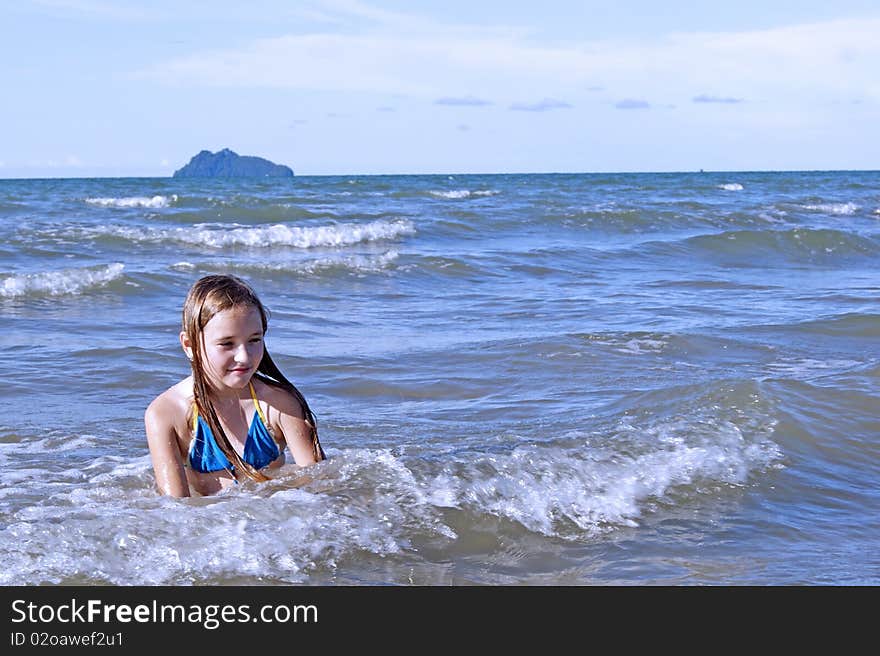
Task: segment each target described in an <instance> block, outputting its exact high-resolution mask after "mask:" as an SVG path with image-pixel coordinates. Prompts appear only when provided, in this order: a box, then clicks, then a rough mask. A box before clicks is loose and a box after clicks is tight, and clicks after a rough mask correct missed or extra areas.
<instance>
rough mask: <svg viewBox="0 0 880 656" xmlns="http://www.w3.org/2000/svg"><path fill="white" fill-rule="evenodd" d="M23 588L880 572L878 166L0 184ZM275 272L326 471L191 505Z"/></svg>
mask: <svg viewBox="0 0 880 656" xmlns="http://www.w3.org/2000/svg"><path fill="white" fill-rule="evenodd" d="M0 258H2V268H0V326H2V330H0V349H2V355H3V357H2V360H0V377H2V380H3V381H4V383H5V384H4V385H3V386H2V388H0V398H2V400H3V402H4V405H5V407H6V408H7V412H6V413H5V415H4V418H3V419H2V420H0V481H2V484H3V485H2V489H0V556H2V558H3V562H4V563H5V568H4V570H3V571H2V573H0V583H4V584H14V585H17V584H37V583H62V584H70V583H85V584H106V583H110V584H171V585H189V584H196V585H202V584H272V585H277V584H330V585H333V584H355V585H375V584H401V585H409V584H427V585H450V584H451V585H463V584H514V583H520V584H522V583H524V584H539V585H544V584H548V585H549V584H555V585H569V584H586V585H589V584H615V585H648V584H687V585H691V584H734V585H738V584H759V585H764V584H856V585H863V584H872V585H876V584H878V583H880V555H878V553H880V552H878V549H877V544H878V540H880V489H878V488H880V485H878V480H880V418H878V414H880V413H878V407H880V405H878V396H880V348H878V338H880V309H878V307H880V306H878V298H880V273H878V268H880V267H878V265H880V172H794V173H786V172H779V173H748V172H741V173H723V174H721V173H703V174H699V173H682V174H571V175H563V174H559V175H497V176H484V175H472V176H470V175H462V176H445V175H444V176H368V177H351V176H346V177H296V178H294V179H292V180H287V181H276V182H259V181H215V180H196V181H194V180H188V181H185V180H177V179H170V178H156V179H148V178H140V179H89V180H0ZM212 272H231V273H235V274H237V275H240V276H242V277H244V278H246V279H248V280H249V281H250V282H251V283H252V284H253V285H254V286H255V287H256V289H257V290H258V292H259V293H260V295H261V297H262V298H263V300H264V302H265V303H266V305H267V306H268V307H269V309H270V311H271V313H272V316H271V319H270V327H269V334H268V336H267V344H268V347H269V349H270V351H271V352H272V353H273V356H274V358H275V360H276V362H278V363H279V365H280V366H281V368H282V370H283V371H284V372H285V373H286V374H287V375H288V377H289V378H291V379H292V380H294V381H295V382H296V383H297V385H298V386H299V387H300V389H301V390H302V391H303V392H304V393H305V395H306V396H307V398H308V399H309V401H310V404H311V405H312V407H313V409H314V410H315V413H316V414H317V417H318V422H319V430H320V434H321V440H322V443H323V444H324V446H325V449H326V451H327V453H328V456H329V460H328V461H327V462H325V463H322V464H320V465H318V466H316V467H313V468H310V469H308V470H303V471H299V470H297V469H296V468H294V467H292V466H285V468H283V469H282V471H281V474H280V475H279V476H278V477H277V478H276V479H275V480H273V481H271V482H269V483H266V484H262V485H260V484H245V485H242V486H239V487H237V488H235V489H234V490H231V491H228V492H225V493H223V494H221V495H219V496H216V497H209V498H192V499H187V500H173V499H168V498H163V497H160V496H159V495H158V494H157V492H156V489H155V485H154V479H153V474H152V469H151V466H150V461H149V455H148V452H147V447H146V442H145V437H144V431H143V420H142V417H143V411H144V409H145V407H146V405H147V404H148V403H149V401H150V400H151V399H152V398H153V397H154V396H155V395H156V394H158V393H159V392H160V391H162V390H164V389H165V388H167V387H168V386H169V385H171V384H173V383H174V382H176V381H177V380H179V379H180V378H182V377H184V376H185V375H187V373H188V372H187V368H186V365H187V362H186V360H185V358H184V356H183V354H182V352H181V351H180V347H179V345H178V343H177V332H178V331H179V313H180V307H181V303H182V301H183V297H184V295H185V293H186V290H187V289H188V287H189V285H190V284H191V283H192V282H193V281H194V280H195V279H196V278H197V277H199V276H200V275H203V274H206V273H212Z"/></svg>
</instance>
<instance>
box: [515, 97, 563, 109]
mask: <svg viewBox="0 0 880 656" xmlns="http://www.w3.org/2000/svg"><path fill="white" fill-rule="evenodd" d="M570 108H571V105H569V104H568V103H567V102H564V101H562V100H555V99H553V98H544V99H543V100H539V101H538V102H535V103H513V104H512V105H511V106H510V109H512V110H515V111H521V112H546V111H549V110H551V109H570Z"/></svg>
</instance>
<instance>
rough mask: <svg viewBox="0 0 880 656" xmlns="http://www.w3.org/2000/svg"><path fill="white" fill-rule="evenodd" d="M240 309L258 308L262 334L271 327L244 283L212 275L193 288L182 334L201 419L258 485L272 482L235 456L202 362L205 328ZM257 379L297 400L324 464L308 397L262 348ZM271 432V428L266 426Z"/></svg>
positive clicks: (237, 467)
mask: <svg viewBox="0 0 880 656" xmlns="http://www.w3.org/2000/svg"><path fill="white" fill-rule="evenodd" d="M239 308H255V309H256V310H257V311H258V312H259V313H260V321H261V322H262V324H263V334H264V335H265V334H266V328H267V327H268V313H267V312H266V308H265V307H263V304H262V303H261V302H260V299H259V298H258V297H257V294H256V292H254V290H253V289H252V288H251V286H250V285H248V284H247V283H246V282H245V281H244V280H242V279H241V278H238V277H237V276H231V275H210V276H204V277H203V278H200V279H199V280H197V281H196V282H195V284H193V286H192V287H191V288H190V290H189V293H188V294H187V296H186V301H185V302H184V304H183V331H184V333H186V336H187V337H188V338H189V342H190V344H192V360H191V362H190V364H191V366H192V376H193V397H194V402H195V406H196V409H197V410H198V412H199V415H200V416H202V417H204V418H205V421H207V422H208V426H209V428H210V429H211V432H212V433H213V434H214V437H215V438H216V440H217V446H219V447H220V450H221V451H223V453H224V454H225V455H226V457H227V458H229V462H231V463H232V464H233V465H234V467H235V472H243V473H244V474H245V475H246V476H247V477H248V478H250V479H252V480H255V481H267V480H269V478H268V477H267V476H266V475H265V474H263V473H261V472H260V471H259V470H257V469H255V468H254V467H253V466H252V465H250V464H248V463H247V462H245V461H244V459H243V458H242V457H241V456H239V455H238V453H236V452H235V449H233V448H232V445H231V444H230V443H229V439H228V438H227V437H226V433H225V432H223V427H222V426H221V425H220V420H219V418H218V417H217V413H216V411H215V410H214V404H213V403H211V396H210V387H209V385H208V378H207V375H206V372H205V365H204V362H203V361H202V350H203V349H204V346H205V342H204V340H205V326H206V325H207V323H208V322H209V321H210V320H211V319H212V318H213V317H214V315H216V314H217V313H218V312H223V311H225V310H232V309H239ZM254 376H256V377H257V378H259V379H260V380H261V381H263V382H264V383H266V384H268V385H273V386H275V387H280V388H282V389H284V390H287V391H288V392H290V393H291V394H293V396H294V397H295V398H296V400H297V401H298V402H299V404H300V406H301V407H302V413H303V419H304V420H305V422H306V425H307V426H308V427H309V429H310V431H311V438H312V450H313V453H314V455H315V460H324V458H325V457H326V456H325V455H324V450H323V449H322V448H321V443H320V442H319V441H318V424H317V421H316V420H315V416H314V414H312V411H311V409H310V408H309V404H308V403H307V402H306V399H305V397H304V396H303V395H302V394H301V393H300V391H299V390H298V389H297V388H296V386H295V385H294V384H293V383H291V382H290V381H289V380H287V378H285V376H284V374H282V373H281V371H280V370H279V369H278V367H277V366H276V365H275V362H274V361H273V360H272V358H271V357H270V356H269V351H268V349H266V348H265V345H264V348H263V359H262V360H261V361H260V364H259V366H258V367H257V371H256V373H255V374H254ZM267 428H268V426H267Z"/></svg>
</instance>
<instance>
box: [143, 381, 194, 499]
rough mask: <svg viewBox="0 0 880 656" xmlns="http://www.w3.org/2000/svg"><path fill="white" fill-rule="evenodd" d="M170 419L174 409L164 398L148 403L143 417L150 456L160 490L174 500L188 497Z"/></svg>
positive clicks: (187, 487) (172, 423)
mask: <svg viewBox="0 0 880 656" xmlns="http://www.w3.org/2000/svg"><path fill="white" fill-rule="evenodd" d="M173 417H174V407H173V405H172V404H171V403H169V401H168V399H165V398H163V396H159V397H158V398H157V399H156V400H155V401H153V402H152V403H151V404H150V406H149V407H148V408H147V411H146V413H145V414H144V424H145V426H146V429H147V444H149V446H150V457H151V459H152V461H153V471H154V472H155V474H156V485H157V486H158V488H159V491H160V492H161V493H162V494H167V495H169V496H173V497H188V496H189V495H190V494H189V482H188V481H187V480H186V472H185V471H184V469H183V461H182V460H181V457H180V450H179V449H178V448H177V432H176V431H175V430H174V422H173Z"/></svg>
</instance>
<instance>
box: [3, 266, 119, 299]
mask: <svg viewBox="0 0 880 656" xmlns="http://www.w3.org/2000/svg"><path fill="white" fill-rule="evenodd" d="M124 268H125V265H123V264H121V263H119V262H115V263H113V264H108V265H106V266H101V267H85V268H78V269H62V270H60V271H44V272H40V273H21V274H14V275H10V276H5V277H3V278H0V297H2V298H18V297H21V296H63V295H68V294H81V293H83V292H86V291H88V290H90V289H95V288H98V287H103V286H105V285H106V284H108V283H109V282H111V281H113V280H116V279H117V278H120V277H121V276H122V270H123V269H124Z"/></svg>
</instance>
